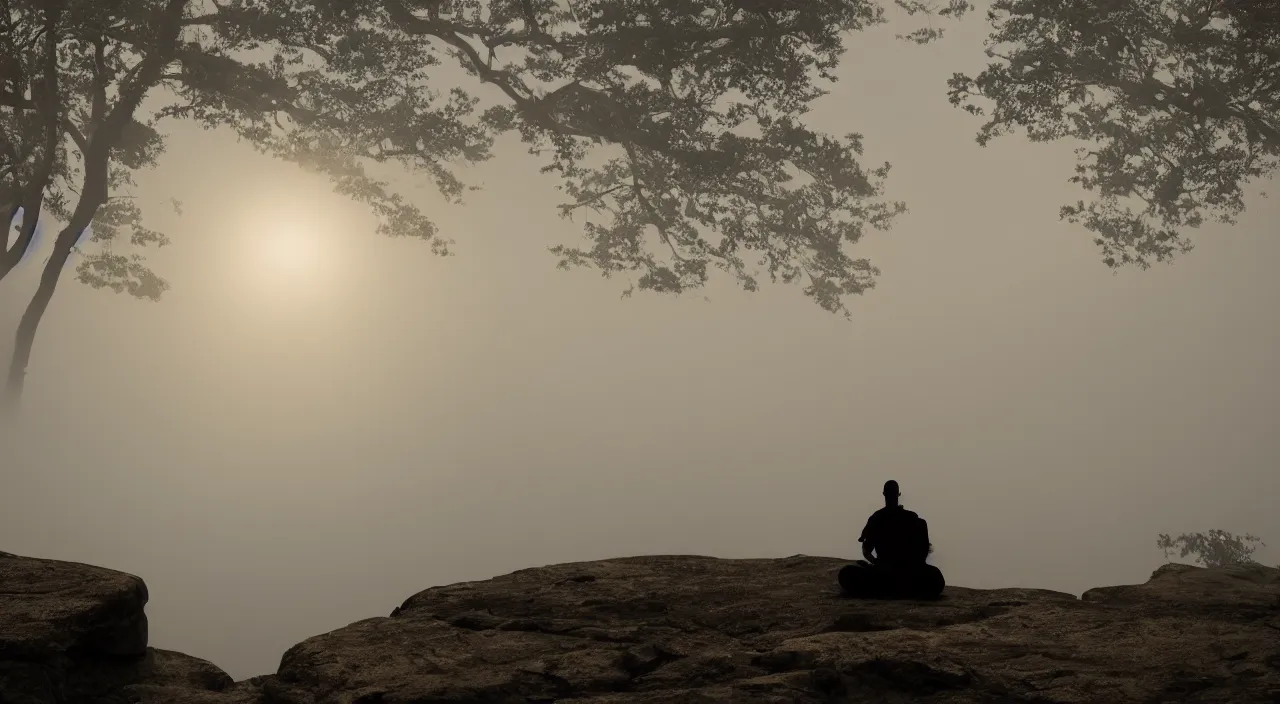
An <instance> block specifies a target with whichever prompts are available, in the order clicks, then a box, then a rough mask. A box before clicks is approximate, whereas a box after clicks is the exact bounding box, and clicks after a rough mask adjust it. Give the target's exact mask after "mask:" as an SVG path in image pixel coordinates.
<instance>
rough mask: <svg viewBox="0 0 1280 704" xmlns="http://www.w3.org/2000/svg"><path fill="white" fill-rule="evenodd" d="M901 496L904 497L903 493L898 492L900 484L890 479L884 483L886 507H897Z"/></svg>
mask: <svg viewBox="0 0 1280 704" xmlns="http://www.w3.org/2000/svg"><path fill="white" fill-rule="evenodd" d="M899 496H902V492H901V491H899V490H898V482H896V481H894V480H892V479H890V480H889V481H887V482H885V483H884V505H885V506H897V505H898V497H899Z"/></svg>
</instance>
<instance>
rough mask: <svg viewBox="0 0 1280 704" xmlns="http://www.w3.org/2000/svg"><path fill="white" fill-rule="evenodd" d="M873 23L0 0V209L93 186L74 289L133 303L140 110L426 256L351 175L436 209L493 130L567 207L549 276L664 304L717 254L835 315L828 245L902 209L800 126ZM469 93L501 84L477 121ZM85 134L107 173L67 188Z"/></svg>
mask: <svg viewBox="0 0 1280 704" xmlns="http://www.w3.org/2000/svg"><path fill="white" fill-rule="evenodd" d="M895 2H896V3H897V4H898V5H899V6H900V7H901V8H903V9H905V10H907V12H909V13H911V14H918V13H924V14H925V15H929V16H931V17H932V16H939V17H954V16H959V15H961V14H963V13H964V11H965V10H967V9H968V3H967V2H964V1H963V0H949V4H948V5H946V6H945V7H943V8H941V9H935V8H934V7H933V6H932V5H930V4H927V3H924V2H920V1H919V0H913V1H911V2H904V1H903V0H895ZM883 21H884V8H883V7H881V5H880V4H878V3H877V2H876V1H875V0H787V1H783V2H777V1H773V2H763V1H761V0H572V1H571V2H565V1H557V0H225V1H223V2H215V1H214V0H130V1H128V2H126V1H125V0H108V1H103V0H49V1H47V2H46V0H0V65H2V66H3V67H4V71H2V72H0V76H3V78H0V130H2V131H0V139H2V141H0V217H3V215H4V214H5V212H10V213H12V212H16V211H17V209H18V208H19V207H21V208H22V212H23V213H24V215H25V216H26V217H25V219H27V220H30V221H31V222H32V223H34V222H35V221H37V220H38V219H39V217H40V216H41V215H42V214H44V213H48V214H50V215H53V216H54V217H56V218H57V219H59V220H62V221H70V220H71V219H72V217H71V216H72V214H73V211H74V210H75V208H76V207H78V206H79V205H80V204H81V203H82V201H83V195H84V193H90V194H93V195H96V194H97V192H98V191H99V190H101V191H105V193H104V194H103V197H102V198H101V201H102V202H101V203H100V204H96V203H88V204H87V208H88V212H89V213H92V214H94V216H95V217H94V218H93V221H92V228H91V230H92V233H93V235H92V237H90V238H86V240H85V241H84V242H83V243H82V244H83V245H85V248H84V253H85V257H86V258H85V259H84V260H83V261H82V262H81V263H80V265H79V267H78V269H77V271H78V274H79V277H80V279H81V280H82V281H84V282H86V283H89V284H91V285H94V286H99V287H104V288H109V289H113V290H117V291H128V292H130V293H132V294H134V295H137V296H142V297H147V298H153V299H154V298H157V297H158V296H159V294H160V293H161V292H162V291H163V290H164V289H165V288H166V287H167V284H166V283H165V282H163V280H161V279H160V278H159V277H156V276H155V275H154V274H151V273H150V272H149V271H147V270H146V269H145V266H144V263H143V260H142V259H141V258H140V257H139V256H138V255H137V254H133V255H128V256H126V255H123V254H119V253H115V252H113V251H112V247H114V246H124V241H123V239H124V237H125V233H127V237H128V240H129V241H130V242H131V243H132V244H134V245H146V244H154V245H160V246H162V245H163V244H164V243H166V242H167V241H168V239H167V238H166V237H165V236H163V235H161V234H160V233H156V232H154V231H152V230H150V229H148V228H147V227H146V226H145V224H144V223H143V220H142V216H143V213H142V211H141V209H140V208H138V207H136V206H135V205H132V204H131V203H130V201H129V200H128V196H129V195H130V187H131V185H132V179H131V175H132V173H134V172H135V171H137V170H138V169H143V168H148V167H151V166H153V165H154V164H155V163H156V162H157V160H158V159H159V157H160V156H161V155H162V154H163V151H164V143H165V140H164V133H163V129H162V123H163V122H164V121H165V120H169V119H184V120H194V121H196V122H198V123H199V124H202V125H203V126H205V127H207V128H211V129H212V128H230V129H231V130H233V131H234V132H235V133H236V134H238V135H239V136H240V137H241V138H242V139H244V140H246V141H248V142H249V143H251V144H253V145H254V146H255V147H256V148H258V149H259V150H261V151H263V152H265V153H268V154H271V155H274V156H277V157H280V158H283V159H287V160H290V161H293V162H296V163H298V164H301V165H303V166H305V167H307V168H309V169H313V170H316V171H319V172H322V173H324V174H326V175H328V176H329V177H331V178H332V180H333V182H334V184H335V187H336V190H337V191H338V192H340V193H342V194H344V195H346V196H348V197H351V198H353V199H355V200H357V201H360V202H362V203H364V204H366V205H367V206H369V207H370V209H371V210H372V212H373V213H374V214H375V215H377V216H378V218H379V223H380V225H379V229H380V230H381V231H382V232H383V233H385V234H389V235H396V236H412V237H418V238H421V239H423V240H426V241H428V242H430V243H431V245H432V248H433V250H434V251H436V252H437V253H439V254H448V253H449V245H450V244H451V243H450V241H449V240H448V239H447V238H445V237H443V236H442V235H441V234H440V233H439V232H438V231H437V229H436V227H435V225H434V224H433V223H432V222H431V220H430V219H429V218H427V217H426V216H425V215H424V214H423V213H422V212H421V211H420V210H419V209H418V208H417V207H416V206H414V205H413V204H411V203H409V202H407V201H406V200H405V199H404V198H403V197H402V196H401V195H400V194H397V193H395V192H393V191H392V190H391V189H390V188H389V187H388V186H387V184H386V183H384V182H382V181H380V180H378V179H377V178H375V177H374V176H372V175H371V174H370V172H369V168H370V166H371V165H372V164H376V163H380V162H397V163H399V164H401V165H403V166H407V167H409V168H411V169H414V170H416V171H417V172H419V173H425V174H426V175H427V176H428V177H429V178H431V179H432V180H433V181H434V182H435V184H436V186H437V187H438V188H439V190H440V191H441V193H443V194H444V195H445V196H446V197H448V198H450V199H453V200H458V199H460V198H461V196H462V195H463V193H464V192H465V191H466V190H467V188H468V186H467V185H466V184H464V183H463V182H462V181H461V179H459V178H458V177H457V175H456V174H455V171H454V167H455V166H456V165H457V164H459V163H467V162H478V161H483V160H485V159H488V158H489V157H490V148H491V147H492V144H493V143H494V140H495V138H496V137H497V136H498V135H499V134H500V133H502V132H505V131H514V132H517V133H518V134H519V135H520V136H521V138H522V139H523V140H524V141H525V142H527V143H528V145H529V147H530V149H531V151H533V152H534V153H536V154H539V155H542V156H543V157H544V158H545V160H546V162H545V164H546V165H545V168H544V171H546V172H550V173H555V174H558V175H559V176H560V177H561V179H562V188H563V191H564V192H565V193H566V195H567V197H568V202H567V203H565V204H564V205H563V206H562V208H561V211H562V213H563V214H565V215H566V216H568V215H572V214H575V213H578V212H583V211H585V212H587V213H589V214H590V215H591V217H589V218H588V219H587V222H585V223H584V225H583V227H584V229H585V234H586V236H587V240H588V242H589V244H588V245H587V246H585V247H572V246H567V245H566V246H560V247H556V248H555V249H554V250H553V251H554V252H555V253H556V254H557V255H558V256H559V258H560V263H561V266H563V267H571V266H590V267H594V268H596V269H598V270H600V271H601V272H602V273H604V274H605V275H606V276H608V275H612V274H615V273H619V272H629V273H635V274H636V275H637V276H638V280H637V281H636V285H637V286H638V287H639V288H641V289H652V290H655V291H672V292H678V291H684V290H688V289H691V288H696V287H699V286H701V285H703V284H704V283H705V282H706V280H707V278H708V274H709V271H710V270H712V269H717V268H718V269H722V270H725V271H728V272H730V273H732V274H733V275H734V276H735V277H737V279H738V280H739V281H740V282H741V283H742V285H743V286H744V287H746V288H748V289H754V288H756V287H757V286H758V278H759V277H760V276H761V275H767V276H768V277H769V278H770V280H774V281H783V282H792V281H797V280H802V279H803V280H805V281H806V282H807V286H806V288H805V291H806V293H807V294H808V295H810V296H811V297H813V298H814V300H816V301H817V302H818V303H819V304H820V305H821V306H822V307H824V308H826V309H828V310H832V311H844V304H843V302H842V297H843V296H846V295H848V294H854V293H860V292H862V291H864V290H866V289H868V288H870V287H871V286H872V285H874V277H875V275H876V273H877V271H876V270H875V268H874V267H872V266H871V264H870V263H869V262H867V261H866V260H864V259H855V258H853V257H851V256H850V255H849V254H848V253H847V251H846V245H851V244H853V243H855V242H857V241H858V239H859V238H860V237H861V236H862V235H863V233H864V232H865V231H866V229H868V228H884V227H888V226H889V225H890V223H891V222H892V220H893V217H894V216H895V215H897V214H899V213H901V212H903V210H904V206H903V205H902V204H901V203H897V202H891V201H886V200H884V199H883V197H882V195H883V180H884V178H885V176H886V175H887V173H888V165H887V164H884V165H881V166H877V167H874V168H864V167H863V166H862V165H861V164H860V163H859V161H858V160H857V156H858V154H859V153H860V152H861V140H860V137H859V136H858V135H852V134H851V135H846V136H844V137H832V136H828V135H823V134H820V133H817V132H815V131H813V130H811V129H809V128H807V127H806V126H805V125H804V124H803V122H802V121H801V117H802V115H803V113H804V112H805V110H806V109H807V106H808V105H809V104H810V103H811V102H812V101H813V100H814V99H816V98H817V97H819V96H820V95H822V94H823V90H822V89H821V88H820V83H821V82H823V81H828V80H834V79H833V77H832V76H831V71H832V69H833V68H834V67H835V65H836V63H837V61H838V59H839V56H840V55H841V53H842V52H843V48H844V47H843V41H844V39H845V37H846V36H847V34H848V32H850V31H855V30H859V29H863V28H865V27H868V26H871V25H874V24H878V23H880V22H883ZM935 36H937V30H935V29H933V28H932V27H930V28H929V29H928V30H927V31H926V32H925V34H923V35H921V34H913V35H908V37H909V38H913V39H914V40H916V41H927V40H928V39H930V38H933V37H935ZM447 63H453V64H455V66H460V67H461V68H462V69H463V71H464V77H465V76H466V75H469V76H470V78H471V79H472V80H471V82H470V84H469V85H466V84H454V83H453V82H451V81H450V80H449V77H450V73H452V74H455V75H456V74H457V73H458V72H457V69H456V68H453V69H451V70H442V69H448V67H447V66H446V64H447ZM144 66H145V67H146V68H147V71H143V70H142V69H143V68H144ZM478 84H490V85H493V86H496V87H497V88H498V89H500V91H501V93H500V94H496V95H500V96H501V97H500V98H499V99H498V100H497V102H494V101H490V102H491V103H493V104H488V105H485V106H484V107H483V109H481V108H480V102H481V101H480V99H479V98H478V97H475V96H473V95H472V93H471V92H470V90H469V89H471V88H474V87H476V86H477V85H478ZM143 98H146V102H145V103H144V102H143ZM108 123H111V125H112V129H111V130H109V131H108V132H109V133H104V132H103V131H102V127H104V126H105V125H107V124H108ZM95 148H96V149H97V150H98V151H97V153H98V154H99V156H103V157H107V158H109V164H104V165H103V169H104V170H105V172H106V174H107V177H106V179H105V183H103V184H101V185H100V186H96V187H95V189H94V190H92V191H84V190H83V182H86V179H88V177H89V174H88V172H87V171H86V169H87V168H88V164H89V163H90V162H91V161H93V159H92V158H91V154H90V152H92V151H93V150H94V149H95ZM98 205H101V208H98ZM28 244H29V242H27V243H25V244H24V241H23V240H22V239H21V238H19V240H18V241H17V243H15V245H14V249H15V254H16V255H17V256H21V251H16V250H21V249H23V248H24V247H26V246H27V245H28ZM90 244H93V245H95V247H96V248H95V249H94V250H93V251H92V252H90V251H88V250H89V249H90V248H89V247H88V245H90ZM4 272H5V270H0V275H3V273H4Z"/></svg>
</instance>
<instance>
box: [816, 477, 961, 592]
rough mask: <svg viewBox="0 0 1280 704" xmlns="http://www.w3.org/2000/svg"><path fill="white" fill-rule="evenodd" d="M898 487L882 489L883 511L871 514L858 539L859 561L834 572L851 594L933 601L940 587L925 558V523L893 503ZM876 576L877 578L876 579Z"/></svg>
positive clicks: (928, 549)
mask: <svg viewBox="0 0 1280 704" xmlns="http://www.w3.org/2000/svg"><path fill="white" fill-rule="evenodd" d="M899 496H901V494H900V492H899V491H898V483H897V482H896V481H893V480H889V481H887V482H885V485H884V498H885V506H884V508H882V509H880V510H878V511H876V512H875V513H873V514H871V517H870V518H868V519H867V525H866V527H864V528H863V529H862V535H861V536H860V537H859V538H858V541H859V542H861V543H862V554H863V557H865V558H866V560H865V562H862V563H861V564H858V565H849V566H848V567H845V568H844V569H842V570H841V571H840V576H839V577H840V578H839V581H840V584H841V586H842V587H843V588H844V590H845V591H846V592H847V593H849V594H852V595H854V596H916V597H921V598H935V597H937V596H939V595H940V594H941V593H942V590H943V588H944V586H945V584H946V581H945V579H943V577H942V572H941V571H940V570H938V568H937V567H934V566H932V565H929V564H928V563H927V562H926V560H927V559H928V557H929V553H930V552H931V551H932V548H931V545H930V543H929V524H928V523H927V522H925V520H924V519H923V518H921V517H920V516H919V515H917V514H916V513H915V512H914V511H908V510H907V509H905V508H903V507H902V505H901V504H899V503H898V497H899ZM877 575H878V576H877Z"/></svg>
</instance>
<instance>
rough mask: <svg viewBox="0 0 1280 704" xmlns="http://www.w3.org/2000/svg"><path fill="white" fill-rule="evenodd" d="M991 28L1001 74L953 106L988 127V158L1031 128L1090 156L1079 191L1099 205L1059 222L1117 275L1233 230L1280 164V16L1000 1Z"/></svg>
mask: <svg viewBox="0 0 1280 704" xmlns="http://www.w3.org/2000/svg"><path fill="white" fill-rule="evenodd" d="M988 19H989V20H990V22H991V25H992V28H993V30H994V31H993V33H992V34H991V36H990V38H989V40H988V55H990V56H993V57H995V58H997V59H998V61H997V62H995V63H991V64H989V65H988V66H987V68H986V69H985V70H983V71H982V72H981V73H980V74H979V75H978V76H976V77H969V76H966V75H963V74H955V76H953V77H952V79H951V80H950V82H949V85H950V89H951V90H950V96H951V102H952V104H954V105H957V106H961V107H963V108H964V109H965V110H967V111H969V112H971V113H973V114H975V115H985V116H986V117H987V122H986V123H985V124H984V125H983V126H982V128H981V129H980V130H979V132H978V142H979V143H980V144H984V145H985V144H986V143H987V142H988V141H990V140H991V139H993V138H995V137H997V136H999V135H1002V134H1006V133H1008V132H1011V131H1013V130H1015V129H1019V128H1021V129H1025V130H1026V133H1027V136H1028V137H1029V138H1030V139H1032V140H1033V141H1052V140H1060V139H1067V138H1069V139H1076V140H1081V141H1083V142H1086V143H1090V144H1091V145H1092V146H1083V147H1081V148H1079V149H1078V150H1077V154H1078V156H1079V163H1078V166H1077V167H1076V176H1075V177H1074V178H1072V179H1071V180H1072V181H1073V182H1075V183H1078V184H1080V185H1081V186H1082V187H1083V188H1084V189H1085V190H1087V191H1090V192H1092V193H1094V194H1095V197H1094V199H1093V200H1092V202H1089V203H1085V202H1084V201H1083V200H1081V201H1079V202H1077V203H1075V204H1073V205H1067V206H1065V207H1063V208H1062V211H1061V216H1062V217H1063V218H1064V219H1067V220H1069V221H1071V222H1075V223H1080V224H1082V225H1083V226H1084V227H1085V228H1086V229H1087V230H1089V231H1090V232H1092V233H1093V235H1094V236H1095V242H1096V243H1097V244H1098V245H1099V246H1100V248H1101V250H1102V256H1103V259H1104V261H1105V263H1106V264H1107V265H1109V266H1112V267H1119V266H1124V265H1137V266H1139V267H1142V268H1146V267H1148V266H1150V264H1151V263H1152V262H1161V261H1167V260H1170V259H1172V258H1173V257H1174V256H1176V255H1177V254H1179V253H1183V252H1186V251H1188V250H1189V249H1190V248H1191V246H1192V243H1191V241H1190V239H1189V238H1188V235H1187V234H1186V230H1187V229H1189V228H1196V227H1198V226H1200V225H1201V224H1202V223H1203V222H1204V221H1205V220H1206V219H1212V220H1216V221H1220V222H1225V223H1231V222H1234V220H1235V218H1236V217H1237V216H1238V215H1239V214H1240V213H1241V212H1242V211H1243V209H1244V200H1243V191H1242V187H1243V186H1244V185H1245V184H1247V183H1248V182H1250V181H1252V180H1256V179H1259V178H1262V177H1265V176H1267V175H1270V174H1272V173H1274V172H1275V170H1276V167H1277V164H1278V163H1280V162H1278V157H1280V4H1277V3H1273V2H1258V1H1257V0H1104V1H1101V2H1099V1H1098V0H1048V1H1044V0H995V2H994V3H993V5H992V8H991V11H990V13H989V15H988ZM974 98H980V99H982V101H983V103H984V105H985V106H986V107H983V106H982V105H979V104H977V103H975V102H974V101H973V99H974ZM988 110H989V111H988Z"/></svg>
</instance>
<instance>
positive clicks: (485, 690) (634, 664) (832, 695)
mask: <svg viewBox="0 0 1280 704" xmlns="http://www.w3.org/2000/svg"><path fill="white" fill-rule="evenodd" d="M843 564H845V562H844V561H842V560H835V559H831V558H818V557H805V556H795V557H789V558H782V559H776V560H721V559H715V558H709V557H690V556H653V557H636V558H625V559H616V560H604V561H599V562H585V563H575V564H566V565H555V566H551V567H542V568H536V569H528V570H521V571H519V572H515V573H513V574H510V575H505V576H502V577H497V578H494V579H491V580H487V581H483V582H469V583H463V584H455V585H451V586H446V587H436V588H433V589H428V590H426V591H423V592H420V593H418V594H416V595H414V596H412V597H410V598H409V599H408V600H407V601H405V602H404V604H402V605H401V606H400V607H399V608H397V609H395V611H394V612H392V614H391V616H389V617H382V618H371V619H366V620H363V621H358V622H356V623H353V624H351V625H349V626H346V627H345V628H340V629H338V630H335V631H332V632H330V633H325V634H323V635H319V636H315V637H313V638H309V639H307V640H306V641H303V642H302V643H299V644H298V645H296V646H294V647H293V648H290V649H289V650H288V651H287V652H286V653H285V654H284V656H283V658H282V660H281V663H280V668H279V670H278V672H277V673H276V674H274V675H269V676H263V677H255V678H253V679H251V680H247V681H245V682H240V683H232V682H231V681H230V678H229V677H227V676H226V675H225V674H224V673H222V672H221V671H220V670H218V669H217V668H216V667H213V666H212V665H210V664H209V663H207V662H205V661H203V660H198V659H196V658H191V657H188V656H184V655H181V654H177V653H169V652H167V651H158V650H150V649H141V645H144V644H145V643H139V641H138V640H137V631H136V630H130V628H135V629H136V624H138V623H143V624H145V620H144V619H143V617H142V604H143V603H144V602H145V600H146V591H145V587H143V586H142V583H141V581H140V580H137V578H134V577H130V576H128V575H121V574H120V573H116V572H111V571H109V570H102V569H100V568H95V567H88V566H85V565H70V564H68V563H56V562H52V561H47V560H34V559H30V558H15V557H13V556H7V555H4V554H2V553H0V580H3V586H0V704H45V703H46V702H48V703H51V704H52V703H53V702H58V703H59V704H61V703H62V702H81V701H83V702H86V703H87V704H98V703H99V702H102V703H103V704H107V703H111V704H114V703H115V702H130V701H131V702H144V703H147V704H151V703H154V704H160V703H161V702H164V703H165V704H428V703H430V704H443V703H445V702H459V703H461V702H494V703H496V702H513V703H515V702H522V703H523V702H556V701H573V702H575V703H583V704H585V703H591V704H623V703H627V704H632V703H635V704H639V703H646V704H659V703H662V704H666V703H671V704H674V703H676V702H735V703H737V702H741V703H742V704H752V703H756V702H761V703H763V702H778V703H779V704H781V703H784V702H786V703H790V702H844V701H874V702H939V703H941V702H1037V703H1045V704H1047V703H1049V702H1099V703H1102V702H1106V703H1120V702H1144V703H1151V704H1155V703H1157V702H1205V703H1208V702H1221V703H1222V704H1228V703H1230V704H1248V703H1251V702H1272V703H1280V570H1278V569H1275V568H1269V567H1263V566H1261V565H1243V566H1237V567H1231V568H1222V569H1213V570H1208V569H1203V568H1198V567H1191V566H1187V565H1165V566H1164V567H1161V568H1160V569H1158V570H1156V572H1155V573H1154V574H1153V575H1152V577H1151V579H1150V580H1149V581H1148V582H1147V583H1146V584H1142V585H1133V586H1119V587H1102V588H1098V589H1093V590H1090V591H1088V592H1085V594H1084V595H1083V597H1082V598H1080V599H1077V598H1075V597H1074V596H1072V595H1070V594H1064V593H1059V592H1053V591H1047V590H1041V589H995V590H978V589H965V588H963V587H954V586H948V587H947V589H946V591H945V593H944V597H943V598H942V599H941V600H938V601H932V602H912V601H858V600H852V599H845V598H842V597H840V596H839V595H838V593H837V589H836V587H835V573H836V571H837V570H838V569H839V568H840V567H841V566H842V565H843ZM24 580H25V581H24ZM15 584H16V585H17V586H16V587H15ZM24 584H25V585H26V586H23V585H24ZM130 624H132V625H130ZM104 634H112V635H110V636H108V635H104ZM143 634H144V636H145V631H144V632H143ZM144 640H145V639H144ZM19 646H20V647H19ZM33 663H35V664H34V665H33ZM23 667H28V668H29V667H36V668H37V669H38V670H39V671H40V672H46V673H51V674H50V675H49V676H48V677H47V678H46V681H48V682H53V681H54V680H55V679H58V678H61V679H58V682H62V683H64V684H65V683H71V684H70V685H67V686H70V687H71V688H72V689H74V691H76V692H82V693H83V696H81V695H77V696H78V697H80V698H74V697H72V698H68V697H65V696H64V697H63V698H58V697H57V696H53V695H50V694H49V692H51V691H53V690H52V689H49V688H47V687H46V688H45V689H40V687H41V686H43V685H40V684H39V682H38V681H37V680H38V678H35V677H34V676H31V674H30V672H28V676H26V677H25V678H24V677H18V678H14V677H13V676H12V675H11V673H13V672H22V671H23V670H22V668H23ZM59 686H62V685H59ZM63 691H71V690H68V689H64V690H63Z"/></svg>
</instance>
